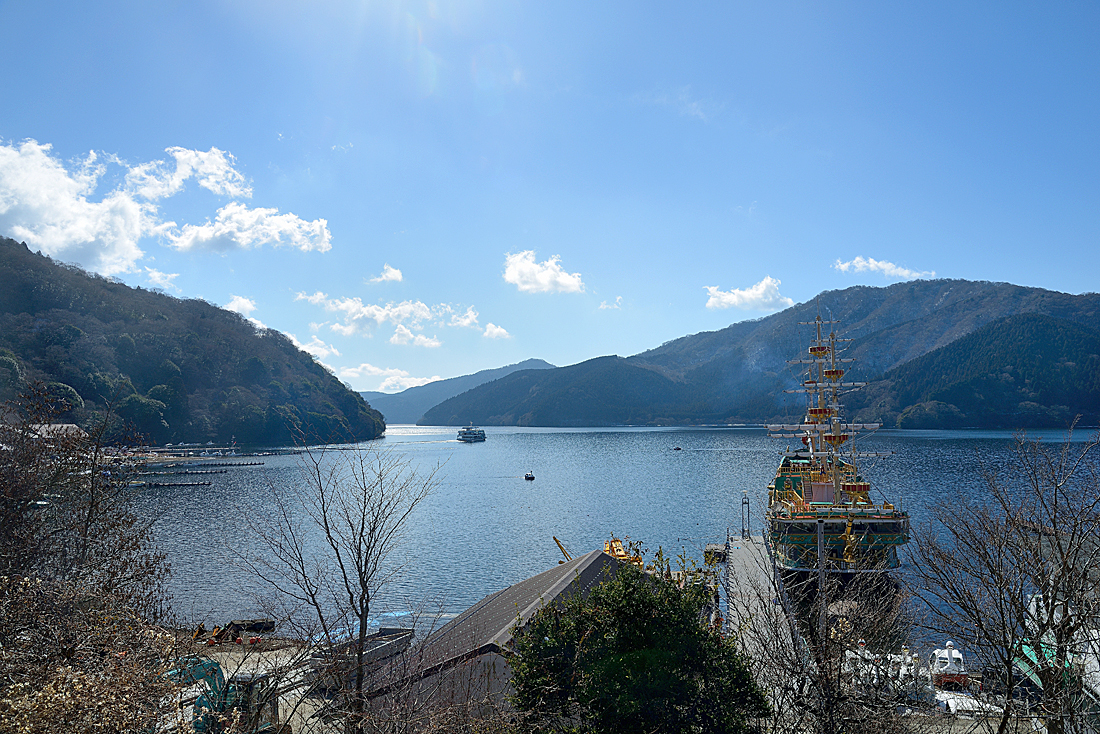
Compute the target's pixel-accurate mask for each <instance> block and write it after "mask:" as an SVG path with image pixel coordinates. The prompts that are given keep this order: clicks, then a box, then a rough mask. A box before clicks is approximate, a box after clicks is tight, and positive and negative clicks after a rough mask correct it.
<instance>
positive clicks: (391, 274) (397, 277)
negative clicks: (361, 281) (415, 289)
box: [370, 263, 402, 283]
mask: <svg viewBox="0 0 1100 734" xmlns="http://www.w3.org/2000/svg"><path fill="white" fill-rule="evenodd" d="M390 280H392V281H394V282H401V280H402V277H401V271H400V270H398V269H397V268H391V267H390V264H389V263H386V264H385V265H383V266H382V274H381V275H379V276H378V277H377V278H371V279H370V282H371V283H382V282H384V281H390Z"/></svg>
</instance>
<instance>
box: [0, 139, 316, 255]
mask: <svg viewBox="0 0 1100 734" xmlns="http://www.w3.org/2000/svg"><path fill="white" fill-rule="evenodd" d="M166 152H167V153H168V154H169V155H170V156H171V157H172V159H173V164H169V163H166V162H165V161H152V162H150V163H141V164H137V165H133V166H131V165H128V164H127V163H126V162H125V161H122V160H121V159H119V158H118V157H117V156H111V155H108V156H104V157H101V156H99V155H97V154H96V153H95V152H91V153H88V154H87V156H85V157H84V158H83V159H80V160H76V161H70V162H68V163H67V162H65V161H62V160H60V159H59V158H57V157H56V156H55V155H53V152H52V148H51V146H50V145H48V144H45V145H44V144H40V143H38V142H37V141H35V140H25V141H23V142H21V143H18V144H15V143H12V144H8V143H5V142H3V141H0V232H3V233H4V234H7V235H10V236H12V237H15V238H16V239H20V240H23V241H25V242H26V243H27V244H28V245H31V246H33V247H34V248H36V249H39V250H41V251H42V252H43V253H45V254H46V255H49V256H51V257H54V258H57V259H60V260H65V261H73V262H77V263H80V264H81V265H83V266H84V267H87V268H90V269H91V270H94V271H96V272H99V273H102V274H104V275H115V274H117V273H126V272H132V271H134V270H135V269H136V268H137V262H138V261H139V260H141V259H142V258H143V257H144V256H145V253H144V252H143V251H142V249H141V248H140V247H139V246H138V242H139V241H140V240H141V239H142V238H144V237H148V236H157V237H161V238H164V239H165V240H166V241H167V242H168V243H169V244H171V245H173V246H174V247H177V248H179V249H192V248H198V247H207V248H210V249H216V250H226V249H230V248H234V247H259V246H261V245H265V244H272V245H289V246H293V247H298V248H299V249H302V250H319V251H321V252H324V251H327V250H328V249H330V248H331V246H332V244H331V235H330V233H329V231H328V223H327V222H326V221H325V220H324V219H317V220H314V221H312V222H307V221H304V220H302V219H300V218H298V217H296V216H295V215H293V214H289V213H288V214H282V215H280V214H279V213H278V210H277V209H262V208H256V209H249V208H248V207H246V206H244V205H243V204H239V203H236V202H233V203H230V204H227V205H226V206H224V207H222V208H221V209H220V210H219V211H218V212H217V214H216V219H215V221H214V223H210V222H209V221H208V222H207V223H206V224H204V225H199V226H195V225H191V224H185V225H184V226H183V227H182V229H179V228H177V226H176V224H175V223H174V222H162V221H161V219H160V211H159V209H158V203H157V202H158V201H159V200H160V199H163V198H165V197H169V196H172V195H174V194H176V193H178V192H180V191H181V190H182V189H183V187H184V184H185V183H186V182H187V181H188V180H191V179H195V180H196V181H197V182H198V185H199V186H200V187H202V188H205V189H207V190H208V191H211V192H213V193H215V194H218V195H221V196H229V197H235V198H240V197H250V196H251V195H252V189H251V188H250V187H249V185H248V183H247V181H246V180H245V178H244V176H243V175H242V174H241V173H240V172H239V171H237V170H236V168H235V167H234V164H235V160H234V158H233V156H232V155H230V154H229V153H226V152H224V151H221V150H218V149H217V148H211V149H210V150H208V151H205V152H204V151H199V150H188V149H186V148H179V147H174V148H168V149H167V151H166ZM108 165H112V166H118V167H121V168H123V169H124V170H125V176H124V180H123V182H122V183H121V185H119V186H118V187H117V188H115V189H114V190H113V191H109V192H106V193H103V194H100V195H99V196H98V197H96V189H97V187H98V186H99V184H100V183H101V182H102V181H103V180H104V175H105V174H106V172H107V170H108ZM93 198H98V200H93Z"/></svg>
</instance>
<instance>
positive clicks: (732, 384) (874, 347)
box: [421, 280, 1100, 426]
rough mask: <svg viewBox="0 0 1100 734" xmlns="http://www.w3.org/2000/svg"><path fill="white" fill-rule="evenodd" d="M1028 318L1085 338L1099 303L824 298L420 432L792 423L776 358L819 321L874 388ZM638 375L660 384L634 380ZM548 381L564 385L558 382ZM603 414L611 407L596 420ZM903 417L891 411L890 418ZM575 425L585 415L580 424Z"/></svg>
mask: <svg viewBox="0 0 1100 734" xmlns="http://www.w3.org/2000/svg"><path fill="white" fill-rule="evenodd" d="M1028 313H1034V314H1043V315H1047V316H1050V317H1052V318H1056V319H1059V320H1061V321H1063V322H1066V323H1067V324H1071V325H1072V324H1077V325H1079V326H1082V327H1083V328H1088V326H1089V325H1091V324H1095V323H1100V321H1098V317H1100V295H1098V294H1095V293H1087V294H1084V295H1079V296H1075V295H1070V294H1066V293H1056V292H1052V291H1046V290H1043V289H1040V288H1025V287H1021V286H1016V285H1011V284H1006V283H987V282H971V281H963V280H933V281H914V282H910V283H899V284H896V285H893V286H889V287H886V288H872V287H868V286H856V287H852V288H847V289H845V290H840V291H826V292H824V293H821V294H820V295H819V296H817V297H816V298H814V299H813V300H811V301H807V302H806V303H801V304H797V305H795V306H792V307H791V308H789V309H786V310H785V311H782V312H780V313H777V314H773V315H771V316H768V317H766V318H762V319H757V320H755V321H745V322H740V323H737V324H733V325H731V326H729V327H727V328H725V329H722V330H720V331H714V332H704V333H700V334H694V335H691V336H686V337H682V338H680V339H676V340H674V341H671V342H668V343H666V344H663V345H662V346H660V347H658V348H656V349H652V350H649V351H646V352H642V353H641V354H638V355H635V356H633V357H629V358H627V359H625V360H624V359H618V358H615V359H612V358H606V359H608V360H610V361H608V362H607V363H606V365H605V366H604V367H603V368H602V369H601V370H600V373H599V380H600V389H599V390H597V388H596V386H595V385H589V384H585V383H584V380H585V379H587V376H586V375H587V372H586V371H585V370H580V371H576V374H575V375H574V373H572V372H571V373H562V370H574V368H579V367H581V366H582V365H587V364H589V363H582V365H573V367H568V368H565V367H563V368H558V369H557V370H547V371H545V372H543V373H540V374H536V375H529V376H527V377H525V378H524V380H525V381H526V384H527V388H526V389H527V390H529V391H530V393H531V395H527V394H526V393H523V394H520V393H518V392H517V390H516V384H514V383H512V382H510V381H508V379H507V378H506V379H505V380H498V381H496V382H492V383H487V384H486V385H482V386H481V387H479V388H476V389H475V390H471V391H470V392H468V393H465V394H463V395H459V396H457V397H455V398H452V399H451V400H450V401H448V402H447V403H445V405H446V406H447V407H446V409H443V407H444V406H443V405H441V406H437V409H433V410H431V411H429V412H428V413H427V414H425V416H424V418H423V419H422V421H421V422H422V423H426V424H439V423H442V424H451V425H454V424H456V423H457V422H465V421H467V420H473V421H474V422H477V423H486V424H498V423H513V424H514V423H518V422H520V418H521V417H522V419H523V421H524V424H526V425H547V426H554V425H585V424H588V425H607V424H614V423H634V424H662V425H669V424H700V423H754V422H763V421H769V420H772V419H776V418H779V419H785V418H795V417H797V415H798V414H799V412H800V411H801V409H802V406H801V405H800V404H798V403H797V401H796V399H795V397H792V396H790V395H788V394H785V393H784V392H783V390H784V389H786V388H790V387H794V386H795V385H796V384H797V382H798V380H799V374H798V372H797V371H796V370H794V369H793V368H792V367H791V366H790V365H788V364H787V360H790V359H795V358H797V357H798V356H799V355H802V354H804V352H805V349H806V347H807V345H808V339H809V337H810V327H808V326H806V325H804V322H808V321H812V320H813V319H814V318H815V317H816V316H817V315H818V314H821V315H822V316H823V317H824V318H826V319H831V320H836V321H839V322H840V323H839V326H838V327H837V328H838V329H839V331H840V333H841V335H842V336H844V337H847V338H851V339H853V341H852V342H850V343H849V345H848V353H847V354H846V356H850V357H854V358H856V362H855V363H854V364H853V365H852V370H851V372H850V374H849V376H848V377H849V379H853V380H864V381H873V380H878V379H880V378H881V377H882V375H883V374H884V373H886V372H887V371H888V370H891V369H894V368H897V367H899V366H900V365H904V364H906V363H907V362H909V361H911V360H913V359H916V358H918V357H920V356H922V355H925V354H928V353H929V352H931V351H933V350H935V349H938V348H940V347H943V346H946V345H948V344H951V343H953V342H955V341H956V340H958V339H959V338H961V337H964V336H966V335H967V334H971V333H973V332H975V331H976V330H979V329H981V328H982V327H983V326H986V325H987V324H990V323H992V322H994V321H996V320H998V319H1002V318H1005V317H1008V316H1013V315H1017V314H1028ZM639 370H641V371H640V372H639ZM645 372H651V373H654V374H655V375H660V376H661V377H663V378H664V380H663V381H658V380H654V379H653V377H652V376H647V377H646V379H640V378H639V376H640V375H643V374H644V373H645ZM559 373H562V374H571V375H574V376H573V377H571V378H570V379H569V380H568V381H564V382H563V379H562V375H561V374H559ZM636 384H645V385H649V386H651V387H652V390H653V392H652V393H646V392H645V391H639V390H637V389H636ZM577 393H585V394H587V395H589V399H588V401H587V402H584V403H583V404H582V403H578V401H576V400H574V399H573V397H572V396H573V395H574V394H577ZM535 395H537V396H538V397H537V399H538V401H539V403H540V405H542V406H543V407H541V408H540V409H538V410H534V409H532V408H531V407H530V406H531V404H532V402H533V401H534V400H535V398H534V397H533V396H535ZM1018 403H1019V401H1017V403H1014V405H1015V404H1018ZM605 405H607V406H614V407H613V409H612V408H610V407H609V408H608V409H607V410H606V411H602V412H601V407H600V406H605ZM567 406H572V407H567ZM905 407H906V406H904V405H903V406H901V407H900V408H895V415H894V419H895V420H896V417H897V415H900V413H901V412H902V411H903V410H904V408H905ZM1068 407H1070V408H1071V409H1072V406H1068ZM582 415H584V416H590V418H589V419H587V423H586V419H584V418H582ZM1044 415H1045V416H1046V417H1045V418H1044V419H1043V420H1048V421H1054V420H1055V418H1054V414H1051V413H1044ZM458 416H463V417H462V420H461V421H458V420H457V417H458ZM623 416H629V419H626V418H623Z"/></svg>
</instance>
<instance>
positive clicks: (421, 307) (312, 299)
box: [294, 291, 481, 347]
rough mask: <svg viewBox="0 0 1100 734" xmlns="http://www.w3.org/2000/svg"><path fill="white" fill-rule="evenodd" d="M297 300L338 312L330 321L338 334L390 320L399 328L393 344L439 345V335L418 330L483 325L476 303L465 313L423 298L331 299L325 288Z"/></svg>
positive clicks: (302, 294) (445, 304)
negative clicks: (376, 301)
mask: <svg viewBox="0 0 1100 734" xmlns="http://www.w3.org/2000/svg"><path fill="white" fill-rule="evenodd" d="M294 300H296V301H305V302H306V303H310V304H313V305H314V306H321V307H322V308H324V309H325V310H326V311H329V312H331V313H336V314H339V319H340V320H339V321H336V322H333V323H330V324H328V327H329V328H330V329H332V330H333V331H335V332H336V333H338V334H342V335H344V336H351V335H352V334H357V333H361V332H364V331H368V330H369V329H370V328H371V327H375V326H381V325H382V324H385V323H387V322H388V323H391V324H393V325H394V326H396V327H397V328H396V329H395V331H394V334H393V336H391V337H390V340H389V341H390V343H391V344H412V345H414V346H419V347H438V346H440V345H441V344H442V343H443V342H442V341H440V340H439V339H438V338H437V337H434V336H433V337H427V336H424V335H422V334H418V333H416V332H418V331H420V330H422V329H423V328H424V327H425V326H427V325H434V326H437V327H458V328H473V329H478V328H481V327H480V326H479V324H478V316H479V314H478V312H477V309H475V308H474V307H473V306H467V307H466V310H465V311H464V312H462V311H458V310H457V309H456V308H455V307H454V306H452V305H451V304H449V303H437V304H435V305H434V306H429V305H428V304H426V303H424V302H423V301H411V300H410V301H401V302H400V303H394V302H392V301H391V302H389V303H385V304H380V303H364V302H363V299H361V298H359V297H353V298H330V297H329V296H328V295H327V294H326V293H324V292H323V291H317V292H315V293H297V294H295V296H294Z"/></svg>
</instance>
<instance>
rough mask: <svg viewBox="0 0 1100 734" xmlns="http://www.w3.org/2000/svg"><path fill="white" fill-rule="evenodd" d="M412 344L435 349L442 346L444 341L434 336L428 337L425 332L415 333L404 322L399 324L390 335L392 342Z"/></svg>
mask: <svg viewBox="0 0 1100 734" xmlns="http://www.w3.org/2000/svg"><path fill="white" fill-rule="evenodd" d="M410 343H411V344H412V345H413V346H414V347H428V348H429V349H433V348H435V347H438V346H441V345H442V344H443V342H441V341H439V340H438V339H436V338H435V337H434V336H433V337H427V336H424V335H423V334H414V333H413V332H412V330H411V329H409V327H407V326H405V325H404V324H398V325H397V328H396V329H394V332H393V336H391V337H390V344H410Z"/></svg>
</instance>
